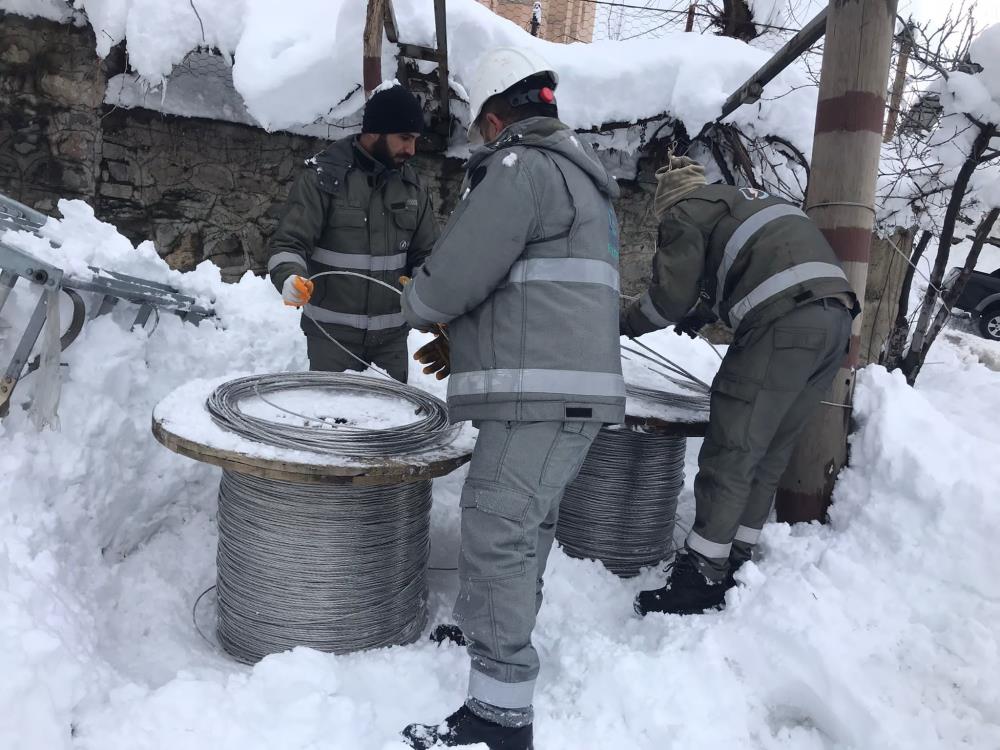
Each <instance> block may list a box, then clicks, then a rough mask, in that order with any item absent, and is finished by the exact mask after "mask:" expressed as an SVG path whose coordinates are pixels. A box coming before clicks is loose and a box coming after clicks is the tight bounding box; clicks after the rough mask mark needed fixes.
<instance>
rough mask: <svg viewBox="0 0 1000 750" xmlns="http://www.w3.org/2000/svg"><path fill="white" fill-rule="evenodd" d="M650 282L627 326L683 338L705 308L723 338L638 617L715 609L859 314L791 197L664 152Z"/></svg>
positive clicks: (634, 331)
mask: <svg viewBox="0 0 1000 750" xmlns="http://www.w3.org/2000/svg"><path fill="white" fill-rule="evenodd" d="M657 180H658V186H657V190H656V196H655V199H654V212H655V214H656V217H657V219H658V220H659V222H660V224H659V230H658V236H657V249H656V254H655V257H654V259H653V282H652V285H651V286H650V288H649V291H647V292H646V293H645V294H644V295H643V296H642V297H641V298H640V299H639V300H637V301H636V302H635V303H633V304H632V305H631V306H630V307H629V308H628V309H627V311H625V314H624V315H623V317H622V321H621V333H622V335H626V336H630V337H636V336H641V335H642V334H644V333H648V332H649V331H653V330H656V329H658V328H664V327H666V326H669V325H671V324H674V325H675V326H677V328H678V332H680V331H686V332H689V333H691V335H694V333H695V332H697V331H698V330H699V329H700V328H701V326H702V325H704V324H705V323H708V322H711V321H713V320H715V319H716V318H718V319H721V321H722V322H723V323H725V324H727V325H728V326H729V327H730V328H731V329H732V330H733V332H734V339H733V343H732V345H731V346H730V347H729V351H728V352H727V353H726V356H725V358H724V359H723V361H722V366H721V368H720V369H719V373H718V375H717V376H716V378H715V380H714V382H713V383H712V396H711V416H710V418H709V424H708V432H707V434H706V436H705V442H704V444H703V446H702V449H701V453H700V454H699V456H698V475H697V477H695V481H694V493H695V501H696V511H695V513H696V514H695V523H694V528H693V529H692V530H691V533H690V534H688V537H687V540H686V542H685V545H684V549H683V550H682V551H680V552H679V553H678V554H677V557H676V559H675V561H674V564H673V567H672V569H671V571H670V578H669V581H668V582H667V584H666V585H665V586H664V587H663V588H660V589H656V590H655V591H643V592H642V593H640V594H639V596H638V597H637V598H636V601H635V609H636V611H637V612H639V613H640V614H643V615H645V614H647V613H649V612H669V613H673V614H695V613H699V612H702V611H704V610H706V609H709V608H714V607H720V606H722V605H723V603H724V601H725V593H726V590H727V589H728V588H730V587H731V586H732V585H733V583H734V582H733V572H734V571H735V569H736V568H738V567H739V566H740V565H741V564H742V563H743V562H745V561H746V560H749V559H750V558H751V555H752V552H753V547H754V545H755V544H756V543H757V539H758V538H759V537H760V532H761V528H762V527H763V525H764V522H765V521H766V520H767V517H768V514H769V513H770V509H771V502H772V499H773V497H774V491H775V488H776V487H777V485H778V480H779V479H780V478H781V475H782V473H783V472H784V470H785V467H786V465H787V464H788V461H789V458H790V456H791V453H792V450H793V448H794V446H795V443H796V441H797V439H798V437H799V434H800V433H801V431H802V428H803V427H804V426H805V424H806V422H807V420H808V419H809V417H810V416H811V415H812V413H813V411H814V410H815V409H816V407H817V406H818V405H819V403H820V400H821V399H822V398H823V396H824V395H825V394H826V393H827V391H828V390H829V388H830V385H831V384H832V382H833V378H834V375H835V374H836V372H837V369H838V368H839V367H840V365H841V364H842V363H843V361H844V357H845V355H846V354H847V347H848V344H849V340H850V334H851V319H852V316H853V315H856V314H857V313H859V312H860V308H859V306H858V301H857V298H856V297H855V294H854V292H853V291H852V289H851V285H850V284H849V283H848V282H847V278H846V277H845V275H844V272H843V270H842V269H841V267H840V264H839V263H838V261H837V258H836V256H835V255H834V252H833V250H832V249H831V247H830V245H829V244H828V243H827V241H826V239H825V238H824V237H823V235H822V234H821V233H820V231H819V229H817V227H816V226H815V225H814V224H813V223H812V221H811V220H810V219H809V218H808V217H807V216H806V215H805V214H804V213H803V212H802V211H800V210H799V209H798V208H796V207H795V206H792V205H790V204H788V203H785V202H784V201H781V200H779V199H777V198H775V197H773V196H771V195H769V194H767V193H765V192H762V191H760V190H754V189H751V188H738V187H732V186H730V185H706V184H705V172H704V169H703V168H702V167H701V166H700V165H699V164H697V163H696V162H694V161H693V160H691V159H688V158H686V157H673V156H671V157H670V164H669V166H668V167H666V168H664V169H661V170H659V171H658V172H657Z"/></svg>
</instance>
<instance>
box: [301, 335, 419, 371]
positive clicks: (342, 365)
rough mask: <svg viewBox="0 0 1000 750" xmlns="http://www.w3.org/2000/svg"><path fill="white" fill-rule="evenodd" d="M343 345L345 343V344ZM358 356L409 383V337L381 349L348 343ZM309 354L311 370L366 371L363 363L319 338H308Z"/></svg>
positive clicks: (394, 339) (348, 346)
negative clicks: (407, 341) (407, 343)
mask: <svg viewBox="0 0 1000 750" xmlns="http://www.w3.org/2000/svg"><path fill="white" fill-rule="evenodd" d="M341 343H343V342H341ZM344 347H345V348H347V349H348V350H350V351H351V352H352V353H353V354H354V355H355V356H356V357H360V358H361V359H363V360H364V361H365V362H369V363H372V362H374V363H375V364H376V365H378V366H379V367H381V368H382V369H383V370H385V371H386V372H387V373H389V374H390V375H391V376H392V377H393V378H394V379H395V380H398V381H399V382H400V383H405V382H406V378H407V375H408V373H409V366H410V362H409V359H407V356H406V335H405V334H404V335H402V336H399V337H398V338H393V339H390V340H388V341H386V342H385V343H383V344H380V345H379V346H364V345H363V344H344ZM306 353H307V354H308V355H309V369H310V370H318V371H322V372H344V371H345V370H363V369H364V368H363V367H362V366H361V363H360V362H358V360H356V359H354V357H351V356H350V355H349V354H348V353H347V352H345V351H344V350H343V349H341V348H340V347H338V346H337V345H336V344H334V343H333V342H332V341H329V340H328V339H326V338H322V337H319V336H306Z"/></svg>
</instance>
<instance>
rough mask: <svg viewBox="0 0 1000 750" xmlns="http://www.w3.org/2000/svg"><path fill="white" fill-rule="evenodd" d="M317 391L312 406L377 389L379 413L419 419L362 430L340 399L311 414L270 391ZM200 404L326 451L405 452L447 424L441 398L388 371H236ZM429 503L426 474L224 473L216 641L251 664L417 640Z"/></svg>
mask: <svg viewBox="0 0 1000 750" xmlns="http://www.w3.org/2000/svg"><path fill="white" fill-rule="evenodd" d="M313 390H314V391H317V393H318V397H317V401H318V402H320V403H321V401H322V396H323V395H325V394H327V393H330V394H333V395H346V396H348V397H352V398H353V397H356V396H366V397H370V396H373V395H374V396H376V397H381V398H384V399H385V400H386V404H385V409H386V410H387V412H386V413H388V410H391V409H399V408H400V407H401V406H402V407H403V408H404V409H405V408H411V407H412V409H413V411H414V412H415V416H414V418H413V420H412V421H410V422H408V423H406V424H402V425H397V426H391V427H387V428H381V429H371V428H366V427H363V426H359V425H358V424H357V420H356V419H355V417H354V415H352V414H351V413H349V412H350V411H351V409H350V408H348V409H347V412H348V413H345V414H342V415H333V416H332V418H331V417H317V416H310V415H306V414H301V413H299V412H296V411H293V410H291V409H289V408H286V407H285V406H282V405H280V404H278V403H275V402H274V401H272V400H269V399H270V398H273V394H276V393H287V392H291V391H299V392H300V394H301V392H302V391H313ZM255 399H259V400H260V401H263V402H264V403H267V404H269V405H270V406H271V407H273V408H274V409H277V410H278V411H280V412H284V413H286V414H289V415H293V416H295V417H298V418H299V419H300V420H301V423H299V422H296V421H294V420H288V419H283V420H280V421H274V420H271V419H268V418H266V417H261V416H254V415H252V414H248V413H247V412H245V411H244V409H243V408H242V407H243V405H244V401H252V400H255ZM279 400H280V399H279ZM298 400H299V401H302V400H303V399H302V398H301V395H300V397H299V399H298ZM206 408H207V410H208V411H209V413H210V414H211V416H212V419H213V420H214V421H215V422H216V424H218V425H219V426H221V427H222V428H224V429H226V430H228V431H231V432H234V433H237V434H239V435H242V436H243V437H246V438H248V439H250V440H253V441H255V442H258V443H262V444H264V445H267V446H272V447H281V448H293V449H305V450H311V451H316V452H323V453H328V454H330V455H331V459H340V458H347V459H349V460H357V459H362V460H366V459H368V460H370V459H377V460H384V459H385V458H386V457H390V456H391V457H393V458H394V459H396V460H399V461H405V460H406V457H407V456H408V455H413V454H416V453H421V452H424V451H427V450H429V449H433V448H437V447H441V446H443V445H445V444H447V442H448V441H449V438H450V437H451V436H452V435H453V434H454V433H453V431H452V430H451V429H450V428H449V424H448V414H447V409H446V407H445V404H444V403H443V402H442V401H441V400H439V399H437V398H434V397H433V396H431V395H429V394H427V393H424V392H423V391H420V390H417V389H416V388H413V387H410V386H406V385H403V384H401V383H397V382H395V381H387V380H382V379H377V378H371V377H365V376H363V375H354V374H346V373H328V372H305V373H279V374H274V375H255V376H251V377H244V378H238V379H235V380H231V381H229V382H227V383H224V384H223V385H220V386H219V387H218V388H216V389H215V391H213V393H212V394H211V395H210V396H209V397H208V399H207V400H206ZM366 408H372V407H371V405H369V407H366ZM374 408H375V409H379V408H381V404H378V403H376V404H375V405H374ZM304 410H307V411H310V412H312V411H315V408H313V406H312V404H310V408H308V409H304ZM385 415H386V414H385V413H383V414H381V415H380V418H381V417H384V416H385ZM404 421H405V420H404ZM352 422H354V423H353V424H352ZM430 507H431V482H430V481H429V480H421V481H413V482H402V483H397V484H380V485H377V486H359V485H354V484H348V483H345V484H340V483H312V482H310V483H297V482H290V481H283V480H275V479H262V478H258V477H255V476H251V475H249V474H245V473H242V472H236V471H230V470H224V471H223V474H222V481H221V483H220V485H219V511H218V527H219V545H218V555H217V567H218V571H217V574H218V578H217V588H216V598H217V604H218V625H217V632H218V636H219V641H220V643H221V644H222V646H223V648H224V649H225V650H226V651H227V652H229V653H230V654H231V655H232V656H234V657H235V658H236V659H238V660H240V661H243V662H247V663H253V662H256V661H258V660H259V659H261V658H263V657H264V656H266V655H267V654H270V653H275V652H279V651H284V650H286V649H289V648H292V647H294V646H311V647H313V648H317V649H320V650H323V651H330V652H334V653H346V652H349V651H356V650H361V649H369V648H379V647H382V646H390V645H394V644H403V643H410V642H412V641H413V640H415V639H416V638H417V637H418V636H419V634H420V633H421V631H422V630H423V628H424V625H425V624H426V619H427V606H426V602H427V585H426V574H427V558H428V554H429V549H430Z"/></svg>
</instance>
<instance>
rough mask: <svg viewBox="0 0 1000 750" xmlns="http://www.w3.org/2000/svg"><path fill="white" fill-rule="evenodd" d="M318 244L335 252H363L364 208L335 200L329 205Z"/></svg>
mask: <svg viewBox="0 0 1000 750" xmlns="http://www.w3.org/2000/svg"><path fill="white" fill-rule="evenodd" d="M320 246H321V247H323V248H324V249H326V250H332V251H333V252H335V253H364V254H367V253H369V252H371V251H370V250H369V249H368V217H367V215H366V214H365V211H364V209H362V208H358V207H356V206H349V205H347V204H344V203H340V202H337V201H335V202H334V203H333V204H332V205H331V207H330V215H329V216H328V217H327V220H326V230H325V231H324V232H323V237H322V238H321V240H320Z"/></svg>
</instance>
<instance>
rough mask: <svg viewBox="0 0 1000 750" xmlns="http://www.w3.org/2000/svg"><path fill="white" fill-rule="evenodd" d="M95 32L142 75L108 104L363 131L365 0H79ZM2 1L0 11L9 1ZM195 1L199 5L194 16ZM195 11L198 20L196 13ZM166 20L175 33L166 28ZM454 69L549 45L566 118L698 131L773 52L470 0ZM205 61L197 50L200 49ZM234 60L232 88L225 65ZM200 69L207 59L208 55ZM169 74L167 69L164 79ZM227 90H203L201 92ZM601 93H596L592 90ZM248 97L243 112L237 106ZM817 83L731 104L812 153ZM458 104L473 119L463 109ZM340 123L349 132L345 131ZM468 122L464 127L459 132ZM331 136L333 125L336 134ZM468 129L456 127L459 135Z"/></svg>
mask: <svg viewBox="0 0 1000 750" xmlns="http://www.w3.org/2000/svg"><path fill="white" fill-rule="evenodd" d="M11 2H18V3H19V5H18V6H16V7H17V9H18V12H22V13H29V12H31V9H32V8H36V9H37V11H36V12H38V13H41V12H42V8H43V3H42V0H31V1H30V2H29V0H0V3H11ZM76 4H77V5H78V6H79V7H80V8H82V9H84V10H85V11H86V13H87V18H88V20H89V22H90V24H91V26H92V27H93V29H94V32H95V38H96V44H97V49H96V51H97V53H98V55H100V56H102V57H103V56H106V55H107V54H108V53H109V51H110V49H111V47H113V46H114V45H115V44H117V43H118V42H120V41H121V40H122V39H125V40H126V43H127V46H128V53H129V64H130V66H131V68H132V69H133V70H134V71H135V72H136V74H137V76H131V75H126V76H118V77H116V79H115V80H113V81H112V82H111V85H110V86H109V89H108V102H109V103H113V104H116V105H118V106H137V105H143V106H152V107H154V108H159V107H161V106H162V107H163V109H164V111H167V112H170V113H173V114H182V115H189V116H200V117H212V116H214V117H219V118H223V119H230V120H235V121H237V122H245V121H247V119H249V120H250V121H251V122H254V123H258V124H260V125H261V126H263V127H265V128H267V129H269V130H294V131H297V132H309V133H313V134H320V132H319V131H321V130H323V129H324V127H323V126H324V125H325V126H329V127H331V128H336V129H337V130H336V132H354V131H356V130H357V129H358V127H359V125H360V119H361V118H360V112H361V109H362V107H363V106H364V96H363V92H362V91H361V79H362V75H361V64H362V32H363V28H364V14H365V4H364V3H361V2H357V1H356V0H287V1H286V2H282V3H275V2H273V0H213V2H205V1H204V0H199V1H196V2H194V3H193V4H192V3H189V2H178V1H177V0H77V3H76ZM0 7H3V6H2V5H0ZM394 7H395V11H396V17H397V22H398V26H399V29H400V34H401V37H402V38H403V39H404V41H406V42H408V43H412V44H425V45H433V43H434V15H433V13H432V12H430V11H431V6H430V2H429V0H396V2H395V3H394ZM195 9H197V13H196V12H195ZM199 19H200V20H199ZM167 28H169V29H170V30H171V33H169V34H164V33H163V29H167ZM448 39H449V65H450V72H451V76H452V79H453V84H454V88H455V90H456V92H462V91H464V90H465V88H467V85H468V83H469V81H470V80H471V79H472V76H473V74H474V72H475V68H476V66H477V65H478V62H479V60H480V59H481V58H482V55H483V53H484V52H485V51H486V50H488V49H490V48H493V47H499V46H520V47H525V48H531V49H533V50H535V51H536V52H538V53H539V54H541V55H543V56H544V57H545V58H546V59H548V60H549V62H550V63H551V64H552V65H553V66H554V67H555V68H556V69H557V70H558V71H559V74H560V85H559V89H558V91H557V97H558V101H559V107H560V115H561V117H562V119H564V120H565V121H566V122H567V124H569V125H571V126H573V127H576V128H579V129H583V130H586V129H590V128H593V127H598V126H601V125H602V124H605V123H610V122H618V121H620V122H636V121H637V120H639V119H642V118H648V117H655V116H657V115H660V114H664V113H668V114H670V115H672V116H673V117H675V118H677V119H679V120H681V121H682V122H683V123H684V124H685V126H686V128H687V130H688V132H689V133H691V134H694V133H697V132H698V131H699V130H701V128H702V126H703V125H704V124H705V123H706V122H709V121H711V120H714V119H715V118H716V116H717V115H718V113H719V111H720V108H721V105H722V102H723V101H725V99H726V97H727V96H728V95H729V94H730V93H732V92H733V91H734V90H735V89H736V88H737V87H738V86H739V85H740V84H742V83H743V82H744V81H745V80H746V79H747V78H748V77H749V76H750V74H751V73H753V72H754V71H755V70H756V69H757V68H758V67H759V66H760V65H761V64H763V62H765V61H766V59H767V57H768V53H767V52H765V51H762V50H759V49H755V48H753V47H751V46H748V45H746V44H743V43H742V42H738V41H736V40H733V39H727V38H722V37H715V36H711V35H704V36H703V35H700V34H684V33H672V34H669V35H667V36H664V37H662V38H659V39H636V40H631V41H622V42H616V41H597V42H594V43H592V44H569V45H566V44H556V43H552V42H547V41H544V40H541V39H538V38H536V37H533V36H531V35H530V34H529V33H528V32H527V31H525V30H524V29H521V28H519V27H518V26H516V25H515V24H513V23H511V22H509V21H506V20H505V19H502V18H500V17H499V16H497V15H496V14H494V13H493V12H492V11H490V10H488V9H487V8H486V7H484V6H483V5H480V4H479V3H478V2H476V1H475V0H451V2H449V4H448ZM206 48H215V49H218V50H219V51H220V52H221V53H222V55H223V59H224V64H223V65H222V66H209V67H210V68H211V69H210V70H207V71H205V77H206V78H212V77H214V78H216V79H220V80H216V81H214V82H206V83H205V85H204V86H203V87H201V89H202V90H199V87H197V86H191V85H190V82H186V83H184V82H182V83H181V91H179V92H178V93H176V94H175V93H173V92H172V91H171V80H172V77H173V75H174V73H172V71H175V72H176V71H179V72H180V77H181V78H182V79H183V78H184V77H190V71H187V70H185V64H186V63H185V60H186V58H187V57H188V55H189V54H190V53H192V51H194V50H198V49H206ZM397 51H398V48H397V47H396V45H394V44H390V43H389V42H388V41H384V43H383V55H382V74H383V79H391V78H394V77H395V75H396V67H397V63H396V57H395V56H396V53H397ZM195 59H196V60H197V59H198V55H197V54H196V55H195ZM230 59H232V60H234V63H233V65H232V70H231V75H232V81H231V85H232V86H233V87H234V90H233V95H230V94H229V93H228V91H227V89H228V87H229V85H230V82H229V79H228V71H227V70H226V69H225V68H226V64H227V62H228V61H229V60H230ZM199 66H202V67H204V66H203V62H199ZM168 76H169V78H168ZM804 82H805V81H804V79H803V77H802V73H801V72H799V71H793V70H790V71H788V72H786V73H784V74H782V76H781V77H779V79H778V81H776V82H775V83H774V84H772V86H773V89H771V91H774V92H779V91H780V92H788V91H790V90H791V89H792V88H793V87H795V86H796V85H798V84H802V83H804ZM206 87H208V88H209V89H210V90H211V89H216V90H219V89H221V90H222V93H223V94H224V95H223V96H221V97H219V98H218V99H216V98H215V97H214V96H213V97H206V95H205V91H204V89H205V88H206ZM596 91H599V92H602V94H601V95H600V96H595V95H594V92H596ZM240 99H242V102H243V105H245V107H246V114H245V115H244V114H243V113H241V112H240V111H239V108H240V106H241V105H240V101H239V100H240ZM815 99H816V91H815V89H811V88H808V87H807V88H805V89H802V90H797V91H791V93H789V94H788V95H787V96H783V97H781V98H778V99H776V100H775V101H771V102H765V103H762V104H761V105H759V106H755V107H745V108H742V109H741V110H740V111H739V112H737V113H736V115H735V118H736V121H737V122H739V123H741V124H742V125H744V126H745V127H747V128H750V129H757V132H761V133H766V134H772V135H779V136H782V137H785V138H788V139H790V140H791V141H792V142H794V143H795V144H796V145H798V146H799V148H800V149H802V150H803V151H805V152H806V153H808V152H809V150H810V148H811V143H812V123H811V122H810V121H809V118H803V117H801V116H799V115H800V113H801V112H802V111H803V110H811V109H813V108H814V107H815ZM453 112H454V113H455V114H456V116H458V117H459V118H460V119H461V120H462V121H463V122H462V124H463V125H464V126H467V125H468V122H467V121H468V118H469V113H468V107H467V105H465V104H464V103H463V102H456V103H455V106H454V107H453ZM340 128H344V130H340ZM465 129H466V128H465V127H459V128H457V129H456V130H455V132H456V133H457V134H461V133H464V131H465ZM327 135H329V133H327ZM459 138H461V135H459Z"/></svg>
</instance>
